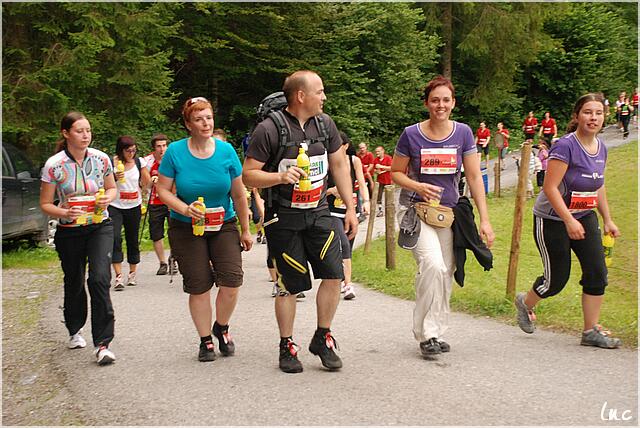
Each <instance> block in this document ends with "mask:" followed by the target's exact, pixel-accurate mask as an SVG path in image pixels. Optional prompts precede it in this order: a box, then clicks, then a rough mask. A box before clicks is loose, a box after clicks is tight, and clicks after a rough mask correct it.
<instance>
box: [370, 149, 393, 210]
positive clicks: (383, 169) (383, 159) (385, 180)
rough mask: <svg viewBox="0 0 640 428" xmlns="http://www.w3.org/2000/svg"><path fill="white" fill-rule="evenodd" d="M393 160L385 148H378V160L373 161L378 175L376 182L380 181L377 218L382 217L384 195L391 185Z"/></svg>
mask: <svg viewBox="0 0 640 428" xmlns="http://www.w3.org/2000/svg"><path fill="white" fill-rule="evenodd" d="M392 160H393V158H392V157H391V156H389V155H387V154H385V153H384V147H382V146H378V147H376V158H375V159H374V160H373V169H374V171H375V173H376V174H377V177H376V180H377V181H378V199H377V201H378V213H377V214H376V217H382V216H383V215H384V214H383V210H382V194H383V193H384V188H385V186H388V185H389V184H391V173H390V172H389V171H390V170H391V161H392Z"/></svg>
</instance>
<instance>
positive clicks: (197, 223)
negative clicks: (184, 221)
mask: <svg viewBox="0 0 640 428" xmlns="http://www.w3.org/2000/svg"><path fill="white" fill-rule="evenodd" d="M198 202H200V205H197V209H198V210H199V211H200V212H202V214H204V213H205V212H206V210H207V207H205V205H204V198H203V197H202V196H198ZM193 234H194V235H196V236H202V235H204V217H203V218H201V219H195V218H194V219H193Z"/></svg>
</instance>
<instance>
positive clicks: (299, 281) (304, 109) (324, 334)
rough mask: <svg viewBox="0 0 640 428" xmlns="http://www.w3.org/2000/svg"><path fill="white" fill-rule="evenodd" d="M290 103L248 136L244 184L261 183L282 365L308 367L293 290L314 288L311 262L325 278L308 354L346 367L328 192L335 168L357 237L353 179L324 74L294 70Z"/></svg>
mask: <svg viewBox="0 0 640 428" xmlns="http://www.w3.org/2000/svg"><path fill="white" fill-rule="evenodd" d="M283 92H284V96H285V97H286V101H287V106H286V107H285V108H284V109H282V110H274V111H272V112H269V114H268V119H265V120H263V121H262V122H260V123H259V124H258V125H257V126H256V128H255V130H254V131H253V133H252V134H251V138H250V141H249V147H248V149H247V153H246V157H245V161H244V168H243V173H242V178H243V181H244V183H245V184H246V185H248V186H251V187H257V188H264V189H265V191H264V196H265V211H266V212H265V219H264V228H265V234H266V236H267V245H268V247H269V253H270V254H271V257H272V260H273V262H274V266H275V268H276V270H277V272H278V276H279V279H278V285H279V286H280V290H281V292H280V293H279V295H278V296H277V297H276V303H275V312H276V319H277V321H278V327H279V330H280V357H279V358H280V363H279V366H280V370H282V371H283V372H285V373H300V372H302V370H303V367H302V363H301V362H300V361H299V359H298V356H297V353H298V346H297V345H296V344H295V343H294V341H293V324H294V319H295V311H296V294H297V293H299V292H301V291H306V290H310V289H311V278H310V275H309V267H308V264H309V263H310V264H311V266H312V268H313V273H314V276H315V277H316V278H321V279H322V282H321V284H320V287H319V288H318V292H317V296H316V306H317V320H318V323H317V330H316V332H315V334H314V336H313V338H312V339H311V343H310V345H309V351H310V352H311V353H312V354H314V355H317V356H319V357H320V360H321V361H322V365H323V366H324V367H326V368H328V369H330V370H338V369H340V368H341V367H342V361H341V360H340V357H338V355H337V354H336V353H335V349H336V341H335V339H334V337H333V334H332V333H331V329H330V327H331V322H332V320H333V316H334V315H335V312H336V308H337V306H338V302H339V300H340V282H341V280H342V278H343V270H342V256H341V253H340V242H339V240H338V238H337V236H336V235H335V232H334V231H333V227H332V220H331V215H330V213H329V209H328V204H327V200H326V199H327V198H326V191H327V179H328V176H327V174H328V173H331V175H332V177H333V179H334V181H335V183H336V187H337V189H338V192H339V194H340V197H341V198H342V199H343V200H344V201H345V204H346V205H347V212H346V216H345V231H346V232H347V234H348V236H349V237H350V238H351V237H353V236H355V233H356V231H357V227H358V220H357V218H356V214H355V206H354V204H353V199H352V197H351V196H352V183H351V177H350V174H349V165H348V163H347V162H346V160H347V159H346V157H345V156H344V154H343V153H342V152H341V151H340V150H339V149H340V147H341V144H342V141H341V139H340V136H339V133H338V129H337V127H336V125H335V123H334V122H333V120H332V119H331V118H330V117H329V116H328V115H326V114H324V113H323V112H322V107H323V104H324V101H325V100H326V96H325V94H324V87H323V83H322V79H321V78H320V76H318V75H317V74H316V73H314V72H312V71H308V70H301V71H296V72H294V73H293V74H291V75H290V76H288V77H287V78H286V79H285V82H284V86H283ZM300 148H302V149H305V151H306V153H307V155H308V156H309V159H310V168H309V174H308V176H309V178H310V180H311V189H310V190H306V189H303V190H301V189H300V187H299V185H298V181H299V179H300V178H304V177H305V176H306V173H305V172H304V171H303V170H302V169H301V168H298V167H297V166H296V157H297V156H298V153H299V150H300Z"/></svg>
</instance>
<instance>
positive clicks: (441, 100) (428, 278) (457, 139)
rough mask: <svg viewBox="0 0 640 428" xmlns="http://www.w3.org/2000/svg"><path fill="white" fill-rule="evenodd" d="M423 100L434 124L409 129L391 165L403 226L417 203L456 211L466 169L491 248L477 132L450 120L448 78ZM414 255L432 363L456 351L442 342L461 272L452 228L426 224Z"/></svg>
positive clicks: (416, 329)
mask: <svg viewBox="0 0 640 428" xmlns="http://www.w3.org/2000/svg"><path fill="white" fill-rule="evenodd" d="M423 99H424V105H425V107H426V108H427V110H429V119H427V120H425V121H423V122H420V123H416V124H414V125H411V126H408V127H407V128H405V130H404V132H403V133H402V135H401V136H400V139H399V140H398V144H397V146H396V150H395V153H394V155H393V161H392V164H391V177H392V179H393V181H394V182H395V183H396V184H398V185H399V186H401V187H402V191H401V192H400V203H399V205H400V206H399V209H398V219H399V220H398V221H401V219H402V217H403V216H404V214H405V212H406V211H407V209H408V208H409V207H410V206H411V205H412V204H414V203H416V202H433V200H434V199H436V198H439V205H441V206H444V207H449V208H453V207H455V206H456V204H457V202H458V196H459V195H458V182H459V180H460V169H461V167H462V166H463V165H464V170H465V175H466V178H467V182H468V183H469V188H470V189H471V194H472V195H473V199H474V201H475V204H476V207H477V209H478V212H479V214H480V236H481V237H482V239H483V240H485V241H486V242H487V245H488V246H489V247H491V244H492V243H493V240H494V233H493V229H492V228H491V223H490V222H489V214H488V211H487V203H486V200H485V195H484V188H483V186H482V175H481V173H480V159H479V157H478V156H477V155H476V148H475V141H474V137H473V132H472V131H471V128H469V126H468V125H465V124H463V123H459V122H455V121H453V120H450V119H449V116H450V115H451V111H452V110H453V108H454V107H455V93H454V87H453V85H452V83H451V81H450V80H449V79H447V78H445V77H442V76H438V77H436V78H434V79H433V80H431V81H430V82H429V83H428V84H427V86H426V87H425V89H424V96H423ZM412 252H413V256H414V258H415V260H416V264H417V265H418V274H417V275H416V280H415V288H416V305H415V308H414V311H413V334H414V336H415V339H416V340H417V341H418V342H420V351H421V353H422V355H423V356H424V357H425V358H430V357H431V356H433V355H437V354H440V353H441V352H448V351H449V350H450V346H449V344H447V343H446V342H443V341H442V335H443V334H444V332H445V331H446V330H447V327H448V324H449V322H448V316H449V298H450V297H451V287H452V284H453V273H454V270H455V269H454V265H455V259H454V254H453V232H452V230H451V227H436V226H431V225H428V224H426V223H424V222H421V224H420V234H419V237H418V242H417V245H416V247H415V248H414V249H413V250H412Z"/></svg>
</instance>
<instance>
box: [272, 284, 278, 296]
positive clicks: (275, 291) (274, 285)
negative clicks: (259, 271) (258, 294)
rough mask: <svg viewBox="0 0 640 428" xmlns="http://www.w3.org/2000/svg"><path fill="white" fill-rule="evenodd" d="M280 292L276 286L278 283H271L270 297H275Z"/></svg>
mask: <svg viewBox="0 0 640 428" xmlns="http://www.w3.org/2000/svg"><path fill="white" fill-rule="evenodd" d="M278 293H280V288H278V283H277V282H274V283H273V290H272V291H271V297H276V296H277V295H278Z"/></svg>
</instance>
